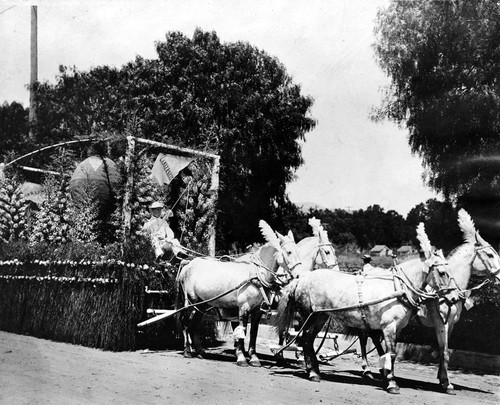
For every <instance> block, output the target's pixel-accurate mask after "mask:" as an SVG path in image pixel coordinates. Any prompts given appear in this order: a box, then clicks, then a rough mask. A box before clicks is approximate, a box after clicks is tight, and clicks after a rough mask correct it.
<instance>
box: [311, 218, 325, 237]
mask: <svg viewBox="0 0 500 405" xmlns="http://www.w3.org/2000/svg"><path fill="white" fill-rule="evenodd" d="M307 223H308V224H309V226H310V227H311V228H312V231H313V235H314V236H319V233H320V232H321V231H322V230H323V226H322V225H321V221H320V220H319V219H316V218H315V217H312V218H309V221H307Z"/></svg>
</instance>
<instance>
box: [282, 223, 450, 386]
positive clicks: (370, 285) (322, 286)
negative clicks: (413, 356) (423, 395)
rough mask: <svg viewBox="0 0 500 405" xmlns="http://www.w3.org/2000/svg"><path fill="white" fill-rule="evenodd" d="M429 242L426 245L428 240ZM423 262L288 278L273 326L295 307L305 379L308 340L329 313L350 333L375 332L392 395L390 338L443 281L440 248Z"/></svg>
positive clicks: (314, 372)
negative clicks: (382, 271) (383, 270)
mask: <svg viewBox="0 0 500 405" xmlns="http://www.w3.org/2000/svg"><path fill="white" fill-rule="evenodd" d="M417 237H418V238H419V240H422V239H423V238H425V239H426V238H427V236H426V235H425V232H424V230H423V224H421V225H420V226H419V228H417ZM428 245H429V246H430V244H428ZM424 252H425V253H426V258H427V260H426V261H425V262H422V261H421V260H420V259H419V258H416V259H412V260H409V261H407V262H404V263H401V264H399V265H398V267H397V268H396V269H395V270H394V276H393V277H387V276H381V275H378V274H375V275H373V276H364V275H354V274H348V273H343V272H339V271H332V270H322V269H320V270H315V271H313V272H310V273H308V274H305V275H303V276H302V277H300V278H298V279H295V280H293V281H292V282H291V283H290V284H289V285H288V286H287V287H286V288H285V290H284V291H283V296H282V298H281V300H280V303H279V307H278V316H277V318H276V322H275V325H276V326H277V328H278V331H279V332H282V331H284V330H286V329H287V328H288V326H289V324H290V322H291V320H292V319H293V315H294V313H295V311H299V313H300V314H301V316H302V317H303V319H305V325H304V327H303V330H304V334H303V343H304V358H305V363H306V370H307V372H308V374H309V379H310V380H312V381H319V380H320V374H319V364H318V360H317V358H316V354H315V351H314V347H313V343H314V340H315V338H316V335H317V334H318V332H319V331H320V330H321V329H322V328H323V327H324V325H325V323H326V321H327V320H328V318H329V317H330V316H331V317H332V318H334V319H335V321H337V322H338V323H340V324H342V325H344V326H346V327H348V328H352V329H354V330H356V331H358V333H359V331H372V330H380V331H382V333H383V335H384V340H385V344H386V350H387V352H388V353H387V354H385V355H384V356H383V357H382V358H381V360H382V361H381V368H382V369H383V370H384V374H385V378H386V379H387V382H388V386H387V391H388V392H389V393H398V392H399V387H398V385H397V383H396V381H395V378H394V360H395V357H396V354H395V346H396V337H397V335H398V333H399V332H400V330H401V329H402V328H403V327H405V326H406V325H407V323H408V321H409V319H410V317H411V315H412V313H413V311H414V309H415V307H416V306H417V305H418V303H419V300H420V299H421V297H422V296H423V295H426V294H425V293H424V292H423V290H422V289H423V288H424V287H425V286H427V285H428V286H431V287H432V288H433V289H434V290H436V291H439V290H440V289H441V288H442V286H445V285H448V284H449V281H450V280H449V275H448V273H447V271H446V267H447V266H446V261H445V259H444V257H443V255H442V252H440V251H439V252H431V251H429V249H425V250H424Z"/></svg>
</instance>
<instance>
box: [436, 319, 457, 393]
mask: <svg viewBox="0 0 500 405" xmlns="http://www.w3.org/2000/svg"><path fill="white" fill-rule="evenodd" d="M439 323H440V325H439V326H438V327H437V328H435V332H436V337H437V341H438V345H439V369H438V374H437V378H438V379H439V382H440V384H441V388H442V389H443V391H444V392H446V393H447V394H451V395H455V388H454V387H453V384H451V383H450V380H449V377H448V363H449V361H450V351H449V348H448V343H449V338H450V336H451V331H452V329H453V327H452V326H451V325H449V324H448V323H446V324H444V323H443V322H442V321H440V322H439Z"/></svg>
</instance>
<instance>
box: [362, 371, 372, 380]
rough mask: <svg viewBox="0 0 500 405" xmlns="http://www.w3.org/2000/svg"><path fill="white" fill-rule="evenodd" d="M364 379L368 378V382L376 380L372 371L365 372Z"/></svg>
mask: <svg viewBox="0 0 500 405" xmlns="http://www.w3.org/2000/svg"><path fill="white" fill-rule="evenodd" d="M363 378H366V379H367V380H375V377H374V376H373V374H372V372H371V371H363Z"/></svg>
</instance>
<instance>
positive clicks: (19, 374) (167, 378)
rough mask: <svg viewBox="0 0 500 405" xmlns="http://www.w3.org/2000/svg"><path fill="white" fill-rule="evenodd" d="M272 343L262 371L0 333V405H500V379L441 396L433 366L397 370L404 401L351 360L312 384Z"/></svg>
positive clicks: (217, 351)
mask: <svg viewBox="0 0 500 405" xmlns="http://www.w3.org/2000/svg"><path fill="white" fill-rule="evenodd" d="M268 343H269V342H266V341H263V340H260V342H259V348H260V351H261V353H263V355H262V356H261V359H262V360H263V361H262V363H263V367H261V368H251V367H248V368H240V367H237V366H236V365H235V363H234V361H233V356H232V351H231V350H230V347H231V346H230V344H229V343H226V344H223V345H221V346H220V347H217V348H211V349H209V350H208V353H207V358H205V359H185V358H183V357H182V355H181V354H180V352H179V351H160V352H145V351H136V352H120V353H112V352H104V351H101V350H96V349H90V348H86V347H81V346H74V345H70V344H65V343H57V342H51V341H47V340H42V339H36V338H32V337H28V336H20V335H15V334H10V333H5V332H0V404H8V405H17V404H30V405H32V404H44V405H45V404H65V405H67V404H120V405H123V404H176V405H180V404H204V405H211V404H217V405H218V404H221V405H223V404H230V405H236V404H257V405H265V404H272V405H279V404H287V405H290V404H372V405H382V404H384V405H385V404H409V405H423V404H429V405H430V404H436V405H437V404H439V405H443V404H450V405H469V404H496V405H497V404H500V395H499V394H500V391H499V390H500V377H499V376H495V375H478V374H472V373H464V372H459V371H453V372H452V373H451V374H452V382H453V383H454V384H455V386H456V388H457V395H455V396H449V395H446V394H442V393H440V392H439V391H438V385H437V380H436V378H435V376H436V372H437V368H436V367H435V366H427V365H418V364H413V363H409V362H398V363H397V371H396V375H397V376H398V382H399V385H400V387H401V394H400V395H389V394H387V393H386V392H385V391H384V390H383V389H381V384H380V382H369V381H365V380H363V379H362V378H361V376H360V374H361V373H360V369H361V367H360V360H359V359H358V358H357V356H356V355H354V354H349V355H344V356H342V357H340V358H338V359H336V360H335V363H334V365H323V366H322V373H323V381H322V382H320V383H313V382H310V381H308V380H307V379H306V374H305V372H304V371H303V369H302V368H301V367H300V365H299V364H298V363H297V362H295V361H294V362H293V363H292V364H291V365H290V366H289V367H287V368H280V367H276V366H275V362H274V360H273V358H272V356H271V354H270V351H269V349H268V346H267V344H268ZM287 357H288V358H290V359H294V357H292V355H291V353H287ZM372 363H373V364H376V359H375V358H373V359H372ZM377 376H378V375H377Z"/></svg>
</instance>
